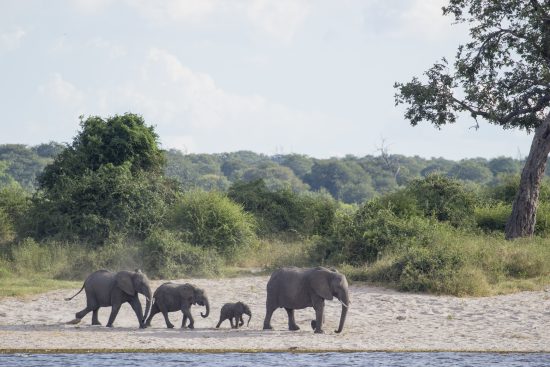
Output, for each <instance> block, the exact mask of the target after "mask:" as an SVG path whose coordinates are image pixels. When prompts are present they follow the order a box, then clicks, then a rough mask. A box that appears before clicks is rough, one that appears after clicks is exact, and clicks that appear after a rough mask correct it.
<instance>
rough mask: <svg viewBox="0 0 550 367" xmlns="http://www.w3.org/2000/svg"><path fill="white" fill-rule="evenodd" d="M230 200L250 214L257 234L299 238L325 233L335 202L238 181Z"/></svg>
mask: <svg viewBox="0 0 550 367" xmlns="http://www.w3.org/2000/svg"><path fill="white" fill-rule="evenodd" d="M228 196H229V198H231V199H232V200H233V201H235V202H236V203H238V204H241V205H242V206H243V208H244V209H245V210H246V211H247V212H249V213H252V214H253V215H254V216H255V218H256V219H257V223H258V226H257V229H258V233H259V234H260V235H264V236H265V235H271V234H278V235H280V234H282V233H283V232H286V233H294V234H297V235H300V236H302V237H308V236H312V235H320V234H326V233H327V229H328V228H330V226H331V225H332V221H333V220H334V213H335V212H336V208H337V207H338V203H337V202H336V201H335V200H334V199H333V198H332V197H331V196H330V195H328V194H320V193H311V192H308V193H296V192H294V191H292V190H290V189H280V190H275V191H272V190H269V189H268V187H267V185H266V183H265V182H264V181H263V180H255V181H250V182H237V183H235V184H233V185H232V186H231V187H230V189H229V192H228Z"/></svg>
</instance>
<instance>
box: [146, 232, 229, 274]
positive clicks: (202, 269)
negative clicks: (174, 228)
mask: <svg viewBox="0 0 550 367" xmlns="http://www.w3.org/2000/svg"><path fill="white" fill-rule="evenodd" d="M141 253H142V258H143V261H144V263H145V264H144V265H145V266H144V268H145V270H146V271H147V274H148V275H149V276H150V277H158V278H172V279H173V278H177V277H183V276H212V275H219V274H220V271H221V269H222V266H223V260H222V258H221V257H220V256H219V255H218V254H217V252H216V250H214V249H209V248H201V247H196V246H192V245H190V244H188V243H185V242H183V241H181V240H180V239H178V238H177V236H176V235H175V234H174V233H170V232H167V231H160V232H155V233H153V234H152V235H151V236H150V237H149V238H147V239H146V240H145V241H144V242H143V244H142V245H141Z"/></svg>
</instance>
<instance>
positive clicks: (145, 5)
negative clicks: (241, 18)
mask: <svg viewBox="0 0 550 367" xmlns="http://www.w3.org/2000/svg"><path fill="white" fill-rule="evenodd" d="M127 3H128V5H129V6H131V7H134V8H136V9H137V10H138V12H139V13H140V14H141V15H142V16H143V17H145V18H147V19H150V20H152V21H154V22H156V23H161V24H162V23H164V22H166V21H182V20H185V21H191V22H194V23H196V22H200V21H201V20H203V18H204V17H206V16H208V15H210V14H211V13H212V12H213V11H214V10H215V9H216V8H217V7H219V6H222V2H220V1H219V0H200V1H196V0H163V1H156V0H129V1H128V2H127Z"/></svg>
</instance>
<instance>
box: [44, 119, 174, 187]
mask: <svg viewBox="0 0 550 367" xmlns="http://www.w3.org/2000/svg"><path fill="white" fill-rule="evenodd" d="M80 126H81V129H82V130H81V131H80V132H79V133H78V135H77V136H76V137H75V138H74V141H73V143H72V144H71V145H70V146H68V147H67V148H66V149H64V150H63V151H62V152H61V153H59V154H58V155H57V156H56V158H55V161H54V162H53V163H52V164H50V165H48V166H47V167H46V168H45V169H44V172H43V173H42V174H41V175H40V177H39V184H40V188H41V189H43V190H45V191H49V190H55V189H56V188H55V186H56V185H58V184H59V182H62V181H64V179H66V178H69V179H71V178H74V177H80V176H82V175H85V174H86V173H87V172H89V171H97V170H99V169H100V168H101V167H102V166H103V165H106V164H111V165H113V166H115V167H117V166H122V165H129V168H130V170H131V172H132V173H136V172H138V171H145V172H151V173H157V174H158V173H160V172H161V170H162V168H163V166H164V163H165V159H164V155H163V154H162V151H161V150H160V149H159V147H158V143H157V139H158V136H157V135H156V133H155V132H154V129H153V127H149V126H146V125H145V121H144V120H143V118H142V117H141V116H138V115H135V114H130V113H127V114H124V115H115V116H113V117H109V118H108V119H106V120H104V119H103V118H101V117H99V116H92V117H88V118H87V119H86V120H84V119H81V122H80Z"/></svg>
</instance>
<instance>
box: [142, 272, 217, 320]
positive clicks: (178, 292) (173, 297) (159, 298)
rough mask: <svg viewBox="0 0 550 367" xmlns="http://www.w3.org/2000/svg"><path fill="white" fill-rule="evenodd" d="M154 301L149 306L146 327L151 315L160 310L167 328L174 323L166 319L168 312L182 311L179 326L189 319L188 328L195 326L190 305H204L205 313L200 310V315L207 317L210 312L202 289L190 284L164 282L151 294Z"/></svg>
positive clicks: (151, 317) (206, 297)
mask: <svg viewBox="0 0 550 367" xmlns="http://www.w3.org/2000/svg"><path fill="white" fill-rule="evenodd" d="M153 298H154V302H153V306H152V307H151V314H150V315H149V318H148V319H147V322H146V323H145V326H146V327H149V326H151V320H152V319H153V316H155V315H156V314H157V313H159V312H161V313H162V315H163V316H164V321H166V327H167V328H173V327H174V325H173V324H172V323H171V322H170V320H169V319H168V312H174V311H181V312H182V313H183V320H182V321H181V327H182V328H185V327H186V322H187V320H189V325H188V326H187V327H189V329H194V328H195V320H194V319H193V316H191V311H190V308H191V305H199V306H205V307H206V313H205V314H203V313H202V312H201V316H202V317H208V315H209V314H210V303H209V302H208V296H207V295H206V293H205V292H204V290H202V289H200V288H197V287H196V286H194V285H192V284H188V283H186V284H177V283H172V282H168V283H164V284H162V285H161V286H160V287H158V288H157V290H156V291H155V294H154V295H153Z"/></svg>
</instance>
